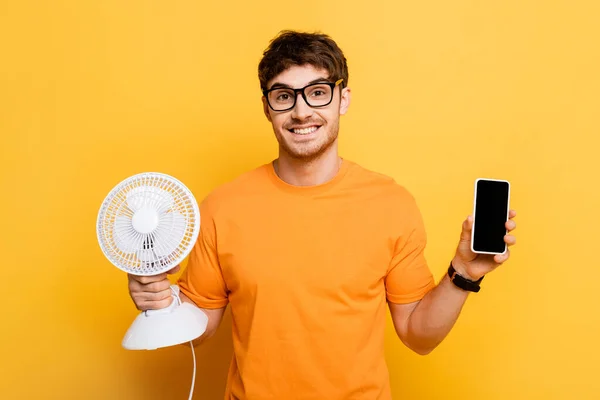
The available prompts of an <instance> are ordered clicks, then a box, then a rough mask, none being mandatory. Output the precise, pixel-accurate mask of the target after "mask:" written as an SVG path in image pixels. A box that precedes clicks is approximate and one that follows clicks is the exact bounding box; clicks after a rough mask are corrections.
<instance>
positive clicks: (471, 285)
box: [448, 261, 483, 293]
mask: <svg viewBox="0 0 600 400" xmlns="http://www.w3.org/2000/svg"><path fill="white" fill-rule="evenodd" d="M448 276H449V277H450V281H451V282H452V283H454V285H455V286H457V287H459V288H461V289H462V290H466V291H468V292H476V293H477V292H479V289H481V287H480V286H479V284H480V283H481V281H482V280H483V276H482V277H481V278H479V280H476V281H472V280H470V279H467V278H465V277H463V276H460V275H459V274H458V273H457V272H456V270H455V269H454V267H453V266H452V261H450V266H449V267H448Z"/></svg>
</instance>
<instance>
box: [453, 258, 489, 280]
mask: <svg viewBox="0 0 600 400" xmlns="http://www.w3.org/2000/svg"><path fill="white" fill-rule="evenodd" d="M450 266H452V267H453V268H454V270H455V271H456V273H457V274H458V275H460V276H462V277H463V278H465V279H468V280H470V281H473V282H475V281H478V280H480V279H481V278H483V275H479V276H477V275H472V274H469V273H468V272H467V267H466V265H465V263H464V262H462V261H460V260H457V259H456V257H455V258H453V259H452V261H450Z"/></svg>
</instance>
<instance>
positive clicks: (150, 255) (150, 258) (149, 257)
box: [137, 249, 157, 263]
mask: <svg viewBox="0 0 600 400" xmlns="http://www.w3.org/2000/svg"><path fill="white" fill-rule="evenodd" d="M137 257H138V258H139V259H140V261H143V262H146V263H153V262H155V261H157V257H156V254H154V250H152V249H147V250H138V251H137Z"/></svg>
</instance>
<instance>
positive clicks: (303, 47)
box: [129, 31, 516, 400]
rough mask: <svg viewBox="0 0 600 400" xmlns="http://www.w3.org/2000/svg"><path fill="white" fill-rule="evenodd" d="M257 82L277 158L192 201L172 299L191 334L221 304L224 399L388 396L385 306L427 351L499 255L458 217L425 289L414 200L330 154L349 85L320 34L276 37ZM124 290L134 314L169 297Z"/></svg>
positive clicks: (160, 283)
mask: <svg viewBox="0 0 600 400" xmlns="http://www.w3.org/2000/svg"><path fill="white" fill-rule="evenodd" d="M259 80H260V84H261V88H262V91H263V97H262V102H263V107H264V113H265V115H266V117H267V119H268V120H269V121H270V122H271V124H272V126H273V131H274V133H275V137H276V138H277V141H278V143H279V156H278V158H277V159H276V160H274V161H273V162H270V163H268V164H265V165H262V166H260V167H258V168H256V169H254V170H252V171H250V172H248V173H245V174H243V175H242V176H240V177H239V178H237V179H235V180H234V181H232V182H229V183H227V184H225V185H223V186H221V187H219V188H218V189H216V190H215V191H214V192H213V193H211V194H210V195H209V196H208V197H207V198H206V199H204V201H203V202H202V204H201V210H200V211H201V218H202V226H201V232H200V236H199V238H198V241H197V243H196V245H195V247H194V250H193V252H192V254H191V255H190V258H189V262H188V265H187V268H186V270H185V271H184V273H183V274H182V276H181V279H180V282H179V285H180V287H181V291H182V293H183V295H182V298H183V300H184V301H187V302H190V303H192V304H195V305H196V306H198V307H200V308H201V309H202V310H203V311H204V312H205V313H206V314H207V315H208V317H209V325H208V329H207V332H206V333H205V334H204V335H203V336H202V337H201V338H199V339H198V340H197V341H196V342H197V343H201V342H203V341H204V340H205V339H206V338H209V337H210V336H212V335H213V334H214V332H215V331H216V329H217V327H218V326H219V323H220V321H221V318H222V316H223V312H224V310H225V308H226V307H227V305H231V315H232V320H233V324H232V330H233V332H232V333H233V348H234V357H233V359H232V361H231V367H230V370H229V376H228V382H227V389H226V396H225V398H226V399H227V400H233V399H249V400H263V399H277V400H281V399H286V400H287V399H302V400H311V399H314V400H345V399H362V400H375V399H378V400H389V399H391V391H390V383H389V373H388V370H387V366H386V362H385V356H384V330H385V318H386V313H387V309H388V308H389V311H390V313H391V316H392V319H393V323H394V326H395V328H396V332H397V334H398V337H399V338H400V340H402V342H403V343H404V344H405V345H406V346H408V347H409V348H410V349H412V350H413V351H415V352H417V353H419V354H427V353H429V352H431V351H432V350H433V349H434V348H435V347H436V346H437V345H438V344H439V343H440V342H441V341H442V340H443V339H444V338H445V337H446V335H447V334H448V333H449V332H450V330H451V328H452V326H453V325H454V323H455V322H456V320H457V318H458V316H459V313H460V310H461V308H462V306H463V304H464V302H465V301H466V299H467V297H468V295H469V293H470V291H476V290H478V287H479V282H480V280H481V278H482V277H483V276H484V275H485V274H487V273H488V272H490V271H492V270H494V269H495V268H497V267H498V266H499V265H500V264H502V263H503V262H505V261H506V260H507V259H508V257H509V252H508V251H507V252H506V253H504V254H502V255H496V256H493V257H492V256H482V255H477V254H474V253H472V252H471V250H470V245H469V243H470V237H471V227H472V218H471V216H469V217H468V218H467V219H466V220H465V221H464V223H463V225H462V232H461V234H460V237H459V238H457V239H458V245H457V249H456V253H455V256H454V258H453V259H452V260H451V267H449V274H447V275H445V276H444V278H443V279H441V280H440V282H439V283H438V284H437V285H436V284H435V282H434V279H433V277H432V274H431V272H430V270H429V268H428V266H427V262H426V260H425V257H424V249H425V244H426V235H425V228H424V226H423V222H422V219H421V214H420V212H419V209H418V207H417V205H416V203H415V200H414V198H413V197H412V196H411V194H410V193H409V192H408V191H407V190H406V189H405V188H404V187H402V186H401V185H400V184H398V183H396V182H395V181H394V180H393V179H391V178H389V177H387V176H384V175H381V174H378V173H376V172H373V171H369V170H367V169H365V168H363V167H361V166H359V165H358V164H356V163H353V162H351V161H350V160H346V159H343V158H341V157H340V156H339V154H338V133H339V122H340V116H342V115H344V114H345V113H346V112H347V110H348V107H349V106H350V100H351V91H350V88H349V87H348V68H347V64H346V59H345V57H344V55H343V53H342V51H341V50H340V49H339V47H338V46H337V44H336V43H335V42H334V41H333V40H332V39H331V38H329V37H328V36H326V35H323V34H309V33H301V32H290V31H286V32H282V33H281V34H280V35H279V36H278V37H276V38H275V39H274V40H273V41H272V42H271V44H270V46H269V48H268V49H267V50H266V51H265V53H264V55H263V58H262V60H261V62H260V64H259ZM514 216H515V212H514V211H511V212H510V219H509V221H508V222H507V223H506V228H507V230H508V231H511V230H513V229H515V227H516V224H515V222H514V221H513V220H512V219H513V218H514ZM505 242H506V243H507V244H508V245H509V246H510V245H512V244H514V243H515V238H514V236H512V235H511V234H508V235H506V236H505ZM449 262H450V260H449ZM175 271H176V269H175V270H173V271H171V272H175ZM451 276H452V278H451ZM457 276H458V277H462V279H463V281H462V282H463V284H459V283H456V282H458V281H457V279H456V277H457ZM465 280H466V281H467V282H468V283H469V284H468V285H466V286H465V284H464V282H465ZM129 289H130V293H131V296H132V298H133V300H134V302H135V304H136V306H137V307H138V309H140V310H148V309H157V308H162V307H165V306H167V305H168V304H170V302H171V297H170V290H169V281H168V279H167V276H166V274H163V275H161V276H157V277H139V276H133V275H130V276H129Z"/></svg>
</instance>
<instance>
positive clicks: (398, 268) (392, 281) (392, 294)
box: [385, 197, 435, 304]
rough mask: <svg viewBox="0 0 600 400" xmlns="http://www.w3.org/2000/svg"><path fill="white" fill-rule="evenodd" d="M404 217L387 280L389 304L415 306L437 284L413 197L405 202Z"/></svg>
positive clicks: (419, 214) (423, 227) (400, 221)
mask: <svg viewBox="0 0 600 400" xmlns="http://www.w3.org/2000/svg"><path fill="white" fill-rule="evenodd" d="M405 205H406V207H405V210H404V212H403V217H402V218H399V221H398V222H397V223H398V224H401V225H402V228H400V229H399V230H398V231H399V232H401V233H400V234H399V237H398V238H396V240H395V244H394V249H393V257H392V261H391V262H390V265H389V267H388V271H387V275H386V277H385V288H386V296H387V299H388V301H390V302H392V303H397V304H405V303H412V302H414V301H418V300H420V299H422V298H423V296H425V294H426V293H427V292H429V291H430V290H431V289H433V287H435V281H434V279H433V276H432V274H431V271H430V270H429V267H428V265H427V261H426V260H425V254H424V252H425V246H426V244H427V236H426V233H425V226H424V224H423V218H422V216H421V213H420V211H419V209H418V207H417V205H416V203H415V201H414V199H413V198H412V197H410V199H409V200H408V201H406V202H405Z"/></svg>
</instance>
